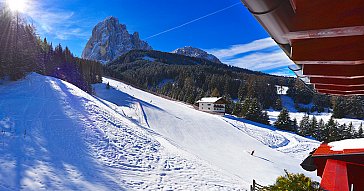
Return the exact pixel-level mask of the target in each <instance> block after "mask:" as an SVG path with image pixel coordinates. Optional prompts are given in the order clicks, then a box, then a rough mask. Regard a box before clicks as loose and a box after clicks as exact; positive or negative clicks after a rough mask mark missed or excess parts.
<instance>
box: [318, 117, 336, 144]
mask: <svg viewBox="0 0 364 191" xmlns="http://www.w3.org/2000/svg"><path fill="white" fill-rule="evenodd" d="M337 126H338V123H337V122H335V121H334V118H333V117H331V118H330V119H329V121H328V122H327V123H326V124H325V128H324V131H323V137H322V141H324V142H332V141H336V140H338V139H339V138H338V134H339V133H338V127H337Z"/></svg>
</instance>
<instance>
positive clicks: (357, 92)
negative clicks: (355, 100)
mask: <svg viewBox="0 0 364 191" xmlns="http://www.w3.org/2000/svg"><path fill="white" fill-rule="evenodd" d="M316 90H317V92H319V93H321V94H331V95H341V96H342V95H347V96H350V95H364V91H352V92H346V91H337V90H320V89H316Z"/></svg>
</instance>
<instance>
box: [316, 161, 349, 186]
mask: <svg viewBox="0 0 364 191" xmlns="http://www.w3.org/2000/svg"><path fill="white" fill-rule="evenodd" d="M321 187H322V188H323V189H325V190H330V191H349V182H348V173H347V166H346V162H344V161H338V160H333V159H327V161H326V165H325V169H324V172H323V174H322V180H321Z"/></svg>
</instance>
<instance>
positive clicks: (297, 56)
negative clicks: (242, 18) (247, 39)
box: [242, 0, 364, 95]
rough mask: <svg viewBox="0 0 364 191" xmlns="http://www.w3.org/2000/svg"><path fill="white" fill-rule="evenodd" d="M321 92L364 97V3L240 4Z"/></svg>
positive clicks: (264, 0)
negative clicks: (243, 5)
mask: <svg viewBox="0 0 364 191" xmlns="http://www.w3.org/2000/svg"><path fill="white" fill-rule="evenodd" d="M242 2H243V3H244V4H245V6H246V7H247V8H248V10H249V11H250V12H251V13H252V14H253V15H254V16H255V18H256V19H257V20H258V21H259V22H260V23H261V25H262V26H263V27H264V28H265V29H266V31H267V32H268V33H269V34H270V35H271V36H272V38H273V39H274V41H275V42H277V44H278V45H279V46H280V47H281V48H282V50H283V51H284V52H285V53H286V54H287V56H288V57H289V58H290V59H291V60H292V61H293V62H295V63H296V66H297V67H295V69H292V68H291V69H292V70H293V71H294V72H295V73H296V75H297V76H298V77H300V78H301V79H303V80H304V82H306V83H310V84H313V85H314V88H315V89H316V90H317V91H318V92H319V93H324V94H333V95H364V54H363V52H364V38H363V37H364V14H363V13H364V1H363V0H346V1H332V0H316V1H305V0H290V1H279V0H275V1H273V0H259V1H253V0H242Z"/></svg>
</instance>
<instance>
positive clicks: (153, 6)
mask: <svg viewBox="0 0 364 191" xmlns="http://www.w3.org/2000/svg"><path fill="white" fill-rule="evenodd" d="M23 1H26V2H27V9H26V11H25V14H27V15H28V16H30V17H31V18H32V19H31V22H33V23H34V24H35V25H36V26H37V31H38V33H39V35H40V36H42V37H47V39H48V41H51V42H53V44H58V43H61V44H62V45H63V46H68V47H69V48H70V49H71V50H72V51H73V52H74V53H75V54H76V55H77V56H80V55H81V52H82V50H83V48H84V46H85V44H86V42H87V40H88V38H89V37H90V35H91V32H92V28H93V27H94V26H95V25H96V24H97V23H98V22H100V21H102V20H103V19H105V18H106V17H108V16H115V17H117V18H119V20H120V22H121V23H123V24H126V25H127V29H128V30H129V32H130V33H132V32H135V31H138V32H139V33H140V37H141V38H142V39H147V38H148V37H150V36H153V35H155V34H158V33H160V32H162V31H165V30H168V29H171V28H174V27H176V26H180V25H183V24H185V23H187V22H189V21H192V20H194V19H197V18H201V17H203V16H206V15H209V14H211V13H214V12H216V11H219V10H222V9H224V8H227V7H230V6H232V5H234V6H232V7H230V8H228V9H224V10H223V11H221V12H218V13H216V14H212V15H209V16H207V17H204V18H202V19H200V20H197V21H195V22H192V23H189V24H187V25H184V26H182V27H180V28H177V29H175V30H172V31H169V32H166V33H163V34H161V35H158V36H155V37H153V38H148V39H147V42H148V43H149V44H150V45H151V46H152V47H153V48H154V49H156V50H161V51H167V52H169V51H172V50H174V49H176V48H179V47H183V46H194V47H198V48H201V49H204V50H206V51H208V52H210V53H213V54H215V55H216V56H218V57H219V58H220V59H221V60H222V61H223V62H224V63H226V64H229V65H234V66H238V67H243V68H248V69H252V70H259V71H263V72H267V73H271V74H279V75H292V73H290V71H289V69H288V68H287V65H291V64H293V63H292V62H291V61H290V60H289V59H288V57H286V56H285V55H284V53H283V52H282V51H281V50H280V49H279V48H278V46H277V45H276V44H275V43H274V41H272V40H271V39H270V38H268V37H269V35H268V34H267V32H266V31H265V30H264V29H263V28H262V27H261V26H260V24H259V23H258V22H257V21H256V20H255V18H254V17H253V16H252V15H251V14H250V13H249V12H248V11H247V9H246V8H245V7H244V5H243V4H241V3H239V2H240V1H239V0H224V1H222V0H108V1H102V0H87V1H85V0H83V1H81V0H61V1H59V0H23Z"/></svg>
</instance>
